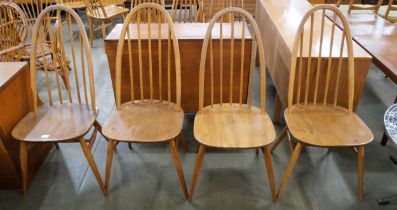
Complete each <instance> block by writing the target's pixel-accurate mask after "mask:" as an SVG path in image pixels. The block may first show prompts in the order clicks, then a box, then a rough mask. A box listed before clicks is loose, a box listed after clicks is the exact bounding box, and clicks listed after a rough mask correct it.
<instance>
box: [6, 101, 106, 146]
mask: <svg viewBox="0 0 397 210" xmlns="http://www.w3.org/2000/svg"><path fill="white" fill-rule="evenodd" d="M97 115H98V112H97V111H96V112H95V111H93V110H92V109H91V107H90V106H88V105H85V104H73V103H72V104H71V103H64V104H59V103H57V104H54V105H52V106H51V105H48V104H45V105H41V106H39V107H38V108H37V111H36V112H30V113H28V114H27V115H26V116H25V117H24V118H23V119H22V120H21V121H20V122H19V123H18V124H17V125H16V126H15V128H14V129H13V131H12V136H13V137H14V138H15V139H17V140H20V141H28V142H51V141H54V142H55V141H67V140H75V139H78V138H80V137H82V136H84V135H85V134H86V133H87V132H88V131H89V129H90V128H91V126H92V125H93V124H94V122H95V119H96V117H97Z"/></svg>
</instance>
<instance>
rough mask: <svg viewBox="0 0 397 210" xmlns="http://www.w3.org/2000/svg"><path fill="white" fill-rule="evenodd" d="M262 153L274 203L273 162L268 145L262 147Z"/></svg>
mask: <svg viewBox="0 0 397 210" xmlns="http://www.w3.org/2000/svg"><path fill="white" fill-rule="evenodd" d="M263 154H264V155H265V165H266V169H267V177H268V179H269V185H270V191H271V192H272V201H273V203H275V202H276V194H277V192H276V185H275V184H274V174H273V163H272V156H271V152H270V149H269V145H266V146H265V147H264V148H263Z"/></svg>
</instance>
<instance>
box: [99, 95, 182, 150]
mask: <svg viewBox="0 0 397 210" xmlns="http://www.w3.org/2000/svg"><path fill="white" fill-rule="evenodd" d="M183 118H184V113H183V110H182V109H181V108H178V107H177V105H176V104H174V103H169V102H166V101H162V102H160V101H153V102H149V101H143V102H141V101H135V102H134V103H132V102H128V103H124V104H122V105H121V106H120V107H119V108H118V109H116V110H114V111H113V112H112V114H110V116H109V117H108V119H107V120H106V122H105V124H104V125H103V127H102V132H103V135H104V136H106V137H107V138H109V139H113V140H118V141H128V142H138V143H139V142H140V143H150V142H162V141H168V140H171V139H174V138H176V137H177V136H178V135H179V133H180V132H181V131H182V125H183Z"/></svg>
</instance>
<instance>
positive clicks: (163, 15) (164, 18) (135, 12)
mask: <svg viewBox="0 0 397 210" xmlns="http://www.w3.org/2000/svg"><path fill="white" fill-rule="evenodd" d="M148 9H149V10H148ZM144 10H148V13H149V14H148V16H147V17H148V19H147V23H145V24H146V25H147V42H148V54H149V62H148V69H149V76H150V85H149V86H150V100H151V101H153V97H154V84H153V83H154V82H153V77H154V76H153V72H152V71H153V58H152V39H153V40H156V39H157V41H158V53H159V54H158V56H159V58H158V59H159V62H158V63H159V66H158V68H159V97H160V101H161V100H162V78H163V76H162V62H161V60H162V56H161V55H162V50H161V46H162V44H161V41H162V38H163V37H162V34H163V33H162V31H164V32H165V33H167V34H168V48H167V49H168V53H167V54H168V60H167V61H168V66H167V75H168V89H167V90H168V101H169V102H171V72H170V71H171V70H170V69H171V48H173V54H174V63H175V82H176V83H175V84H176V87H175V89H176V90H175V91H176V93H175V94H176V95H175V96H176V104H177V106H178V107H179V108H180V107H181V64H180V52H179V44H178V40H177V38H176V34H175V30H174V27H173V26H174V25H173V22H172V19H171V16H170V15H169V13H168V12H167V11H166V10H165V8H164V7H162V6H160V5H158V4H154V3H143V4H139V5H138V6H136V7H134V8H133V9H132V10H131V11H130V13H129V14H128V15H127V17H126V19H125V22H126V23H130V22H131V20H132V19H134V20H135V18H134V17H135V16H137V18H136V19H137V24H136V26H137V30H136V31H137V35H138V36H137V37H138V40H137V45H138V58H137V59H138V61H139V64H138V69H139V81H140V82H139V86H140V91H139V92H140V101H144V100H145V99H146V98H145V96H144V90H143V89H144V85H143V83H144V82H143V81H144V80H143V67H142V66H143V61H142V59H143V55H142V45H143V44H142V43H141V42H142V41H141V40H142V39H143V38H142V37H141V36H142V34H141V31H142V29H141V24H142V25H144V24H143V23H141V14H140V13H141V12H142V11H144ZM152 10H155V11H156V12H158V13H159V14H158V15H157V20H154V21H153V23H155V21H157V24H158V28H157V30H158V37H155V36H154V35H153V37H154V38H153V37H152V33H153V32H152V31H151V30H153V27H151V24H152V20H151V19H152V15H151V13H152ZM144 12H146V11H144ZM130 25H131V24H124V26H123V28H122V30H121V33H120V37H122V38H120V40H119V42H118V45H117V56H116V106H117V108H119V106H120V105H121V70H122V61H123V50H124V44H125V42H126V40H125V39H123V37H127V46H128V51H129V57H128V61H129V67H130V72H129V74H130V83H131V101H132V102H134V100H135V95H134V78H133V75H134V69H133V67H132V66H133V58H132V56H131V54H132V44H131V40H130V37H131V36H132V34H131V33H130V28H129V27H130ZM162 25H165V26H167V27H168V30H166V29H162ZM171 41H172V47H171Z"/></svg>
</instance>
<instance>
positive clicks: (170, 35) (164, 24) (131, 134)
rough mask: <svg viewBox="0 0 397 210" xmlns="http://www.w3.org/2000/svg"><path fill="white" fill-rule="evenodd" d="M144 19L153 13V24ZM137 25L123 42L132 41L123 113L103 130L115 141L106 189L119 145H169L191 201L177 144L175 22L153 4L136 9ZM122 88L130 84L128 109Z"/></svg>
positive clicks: (124, 60) (121, 58) (121, 47)
mask: <svg viewBox="0 0 397 210" xmlns="http://www.w3.org/2000/svg"><path fill="white" fill-rule="evenodd" d="M154 12H156V13H157V14H159V15H158V16H157V20H152V19H151V18H152V15H151V13H154ZM141 13H145V14H146V13H148V16H147V17H148V20H147V23H141V20H140V17H141V16H142V14H141ZM132 19H136V20H137V22H136V24H124V26H123V28H122V31H121V33H120V37H126V40H124V39H120V40H119V42H118V46H117V58H116V84H115V95H116V108H117V109H116V110H115V111H114V112H113V113H112V114H111V115H110V116H109V117H108V119H107V120H106V122H105V124H104V126H103V134H104V135H105V136H106V137H107V139H108V140H109V145H108V159H107V164H106V165H107V166H106V180H105V186H106V187H107V189H108V187H109V179H110V171H111V165H112V157H113V148H114V141H117V142H120V141H121V142H128V143H169V145H170V149H171V153H172V156H173V160H174V163H175V165H176V168H177V172H178V176H179V179H180V183H181V185H182V189H183V192H184V195H185V196H186V197H187V189H186V184H185V178H184V175H183V171H182V166H181V163H180V160H179V157H178V151H177V142H176V141H177V139H178V138H179V136H180V134H181V132H182V125H183V118H184V113H183V110H182V108H181V64H180V54H179V45H178V40H177V37H176V35H175V31H174V28H173V22H172V19H171V17H170V15H169V14H168V13H167V11H166V10H165V9H164V7H162V6H160V5H158V4H153V3H144V4H140V5H138V6H136V7H134V8H133V9H132V10H131V11H130V13H129V14H128V16H127V18H126V22H131V20H132ZM123 54H124V55H123ZM122 69H128V73H122ZM123 72H124V71H123ZM122 82H123V83H124V82H127V83H129V84H130V89H129V92H130V100H129V102H125V103H123V104H121V101H122V100H121V97H122V96H121V83H122ZM127 91H128V90H127ZM123 101H124V100H123Z"/></svg>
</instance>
